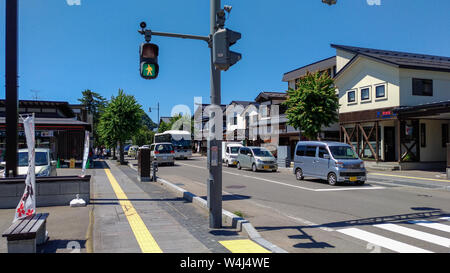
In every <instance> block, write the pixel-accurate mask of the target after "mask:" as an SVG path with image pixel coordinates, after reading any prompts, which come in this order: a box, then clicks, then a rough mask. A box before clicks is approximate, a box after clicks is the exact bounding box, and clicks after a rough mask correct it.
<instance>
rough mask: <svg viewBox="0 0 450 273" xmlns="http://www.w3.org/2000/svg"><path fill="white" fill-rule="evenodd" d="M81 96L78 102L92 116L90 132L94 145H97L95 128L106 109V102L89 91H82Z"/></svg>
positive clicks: (98, 95) (97, 136) (97, 139)
mask: <svg viewBox="0 0 450 273" xmlns="http://www.w3.org/2000/svg"><path fill="white" fill-rule="evenodd" d="M81 95H82V97H81V98H80V99H78V101H79V102H80V103H81V104H83V105H84V106H85V107H86V110H87V111H88V113H89V114H92V119H93V121H92V122H93V124H92V126H93V128H92V132H93V135H94V143H95V145H98V144H100V143H99V135H98V130H97V126H98V123H99V120H100V116H101V113H102V112H103V110H104V109H105V107H106V104H107V101H106V99H105V98H104V97H102V96H101V95H100V94H98V93H96V92H93V91H91V90H90V89H86V90H84V91H82V92H81Z"/></svg>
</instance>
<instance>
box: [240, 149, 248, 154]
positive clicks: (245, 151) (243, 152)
mask: <svg viewBox="0 0 450 273" xmlns="http://www.w3.org/2000/svg"><path fill="white" fill-rule="evenodd" d="M239 152H240V153H241V155H246V154H247V148H241V149H240V150H239Z"/></svg>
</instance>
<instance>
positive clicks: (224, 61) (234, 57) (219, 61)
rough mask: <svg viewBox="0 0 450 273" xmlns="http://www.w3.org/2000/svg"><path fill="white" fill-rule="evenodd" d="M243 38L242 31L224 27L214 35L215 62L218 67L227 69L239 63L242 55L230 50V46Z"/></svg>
mask: <svg viewBox="0 0 450 273" xmlns="http://www.w3.org/2000/svg"><path fill="white" fill-rule="evenodd" d="M239 39H241V33H239V32H236V31H232V30H229V29H227V28H222V29H219V30H217V31H216V32H215V33H214V35H213V53H214V54H213V63H214V66H215V67H216V69H219V70H223V71H227V70H228V69H229V68H230V66H232V65H234V64H235V63H237V62H238V61H239V60H240V59H241V58H242V55H241V54H240V53H237V52H233V51H230V46H232V45H234V44H235V43H236V42H237V41H238V40H239Z"/></svg>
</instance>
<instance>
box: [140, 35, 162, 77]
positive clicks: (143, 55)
mask: <svg viewBox="0 0 450 273" xmlns="http://www.w3.org/2000/svg"><path fill="white" fill-rule="evenodd" d="M158 54H159V47H158V46H157V45H155V44H151V43H143V44H141V47H140V50H139V56H140V72H141V77H142V78H144V79H148V80H150V79H155V78H156V77H158V73H159V65H158Z"/></svg>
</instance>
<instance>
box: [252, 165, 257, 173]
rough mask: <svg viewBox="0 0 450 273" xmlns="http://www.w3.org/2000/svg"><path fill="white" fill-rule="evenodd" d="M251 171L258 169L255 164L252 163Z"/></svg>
mask: <svg viewBox="0 0 450 273" xmlns="http://www.w3.org/2000/svg"><path fill="white" fill-rule="evenodd" d="M252 171H254V172H256V171H258V169H257V168H256V164H253V165H252Z"/></svg>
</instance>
